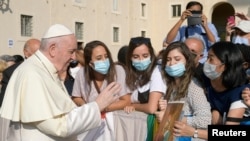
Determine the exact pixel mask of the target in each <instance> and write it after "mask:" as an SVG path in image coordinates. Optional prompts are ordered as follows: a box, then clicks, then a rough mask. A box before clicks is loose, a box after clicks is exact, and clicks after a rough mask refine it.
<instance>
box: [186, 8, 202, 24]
mask: <svg viewBox="0 0 250 141" xmlns="http://www.w3.org/2000/svg"><path fill="white" fill-rule="evenodd" d="M191 13H192V16H188V17H187V24H188V26H191V25H197V24H201V23H202V20H201V14H202V13H201V11H191Z"/></svg>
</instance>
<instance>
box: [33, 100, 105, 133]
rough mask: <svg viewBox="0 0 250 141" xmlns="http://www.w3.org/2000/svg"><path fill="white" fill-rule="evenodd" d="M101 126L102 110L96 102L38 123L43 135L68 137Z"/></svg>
mask: <svg viewBox="0 0 250 141" xmlns="http://www.w3.org/2000/svg"><path fill="white" fill-rule="evenodd" d="M100 124H101V115H100V110H99V107H98V105H97V103H96V102H91V103H88V104H84V105H82V106H81V107H76V108H74V109H73V110H72V111H70V112H69V113H67V114H65V115H60V116H57V117H54V118H51V119H47V120H44V121H42V122H38V123H37V124H36V126H37V128H38V129H40V130H41V131H42V132H43V133H45V134H49V135H53V136H58V137H68V136H71V135H77V134H81V133H83V132H86V131H88V130H89V129H92V128H95V127H98V126H99V125H100Z"/></svg>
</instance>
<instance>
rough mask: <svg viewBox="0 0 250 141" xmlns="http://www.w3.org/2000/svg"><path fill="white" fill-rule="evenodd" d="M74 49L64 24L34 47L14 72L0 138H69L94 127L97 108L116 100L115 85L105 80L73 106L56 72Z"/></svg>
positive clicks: (37, 140) (30, 140) (97, 119)
mask: <svg viewBox="0 0 250 141" xmlns="http://www.w3.org/2000/svg"><path fill="white" fill-rule="evenodd" d="M76 48H77V41H76V38H75V35H74V34H73V33H72V32H71V31H70V30H69V29H68V28H66V27H65V26H63V25H61V24H55V25H52V26H51V27H50V28H49V29H48V31H47V32H46V33H45V35H44V37H43V38H42V40H41V47H40V49H39V50H38V51H37V52H36V53H35V54H34V55H33V56H31V57H29V58H28V59H27V60H26V61H25V62H23V63H22V64H21V65H20V66H19V67H18V68H17V69H16V70H15V72H14V73H13V75H12V77H11V79H10V81H9V84H8V86H7V89H6V93H5V97H4V100H3V104H2V107H1V111H0V117H1V118H3V119H7V120H9V121H10V124H9V126H8V128H6V129H5V130H6V132H7V137H6V139H2V140H3V141H75V140H76V135H78V134H82V133H85V132H86V133H87V131H88V130H89V129H92V128H95V127H97V126H99V125H100V123H101V114H100V111H102V110H103V109H104V108H105V107H107V106H108V105H109V104H110V103H112V102H114V101H115V100H117V98H118V95H116V93H117V92H118V91H119V90H120V89H121V88H120V85H119V84H117V83H111V84H110V85H109V86H108V87H107V88H106V89H105V90H104V91H103V92H102V93H100V95H99V96H98V98H97V99H96V101H94V102H91V103H88V104H85V105H83V106H81V107H77V106H76V105H75V104H74V102H73V101H72V100H71V98H70V97H69V95H68V93H67V90H66V89H65V87H64V85H63V83H62V82H61V81H60V78H59V76H58V74H57V72H58V71H60V70H62V69H63V68H65V67H67V66H68V65H69V63H70V61H72V60H73V59H75V50H76ZM1 126H3V124H2V125H1ZM0 128H3V127H0ZM1 130H3V129H1ZM1 132H3V131H1ZM2 137H3V136H2ZM0 139H1V138H0Z"/></svg>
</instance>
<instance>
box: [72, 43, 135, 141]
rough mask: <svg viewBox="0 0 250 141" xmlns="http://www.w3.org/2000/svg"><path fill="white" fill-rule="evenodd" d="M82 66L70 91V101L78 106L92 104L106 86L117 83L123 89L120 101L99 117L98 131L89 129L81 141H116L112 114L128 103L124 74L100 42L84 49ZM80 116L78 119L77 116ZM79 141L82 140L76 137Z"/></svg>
mask: <svg viewBox="0 0 250 141" xmlns="http://www.w3.org/2000/svg"><path fill="white" fill-rule="evenodd" d="M84 60H85V65H84V67H83V68H81V69H80V70H79V72H78V73H77V75H76V78H75V82H74V87H73V92H72V96H73V100H74V102H75V103H76V104H77V105H79V106H81V105H83V104H85V103H89V102H92V101H94V100H95V99H96V97H97V96H98V94H99V93H100V92H101V91H102V90H104V89H105V88H106V87H107V86H108V84H110V83H111V82H114V81H116V82H117V83H119V84H120V85H121V87H122V89H121V91H120V92H119V93H116V94H114V95H119V101H116V102H114V103H112V104H111V105H109V106H108V107H107V108H106V109H105V110H104V111H102V113H101V116H102V119H103V123H102V124H101V126H100V127H99V128H95V129H92V130H91V131H89V133H88V135H87V136H86V137H85V138H84V140H91V141H103V140H109V141H115V140H116V139H115V136H114V123H113V122H114V121H113V118H114V117H113V111H115V110H122V109H123V108H124V107H125V106H126V105H128V104H129V103H130V99H129V98H130V96H129V94H128V93H129V91H128V89H127V86H126V82H125V76H126V74H125V70H124V68H123V67H122V66H121V65H116V64H115V63H114V62H113V59H112V56H111V53H110V51H109V49H108V48H107V46H106V45H105V44H104V43H103V42H101V41H91V42H89V43H87V44H86V46H85V48H84ZM79 116H80V115H79ZM79 140H82V139H81V138H80V136H79Z"/></svg>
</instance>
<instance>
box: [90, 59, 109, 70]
mask: <svg viewBox="0 0 250 141" xmlns="http://www.w3.org/2000/svg"><path fill="white" fill-rule="evenodd" d="M109 67H110V62H109V59H106V60H104V61H95V62H94V70H95V71H97V72H99V73H101V74H107V73H108V70H109Z"/></svg>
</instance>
